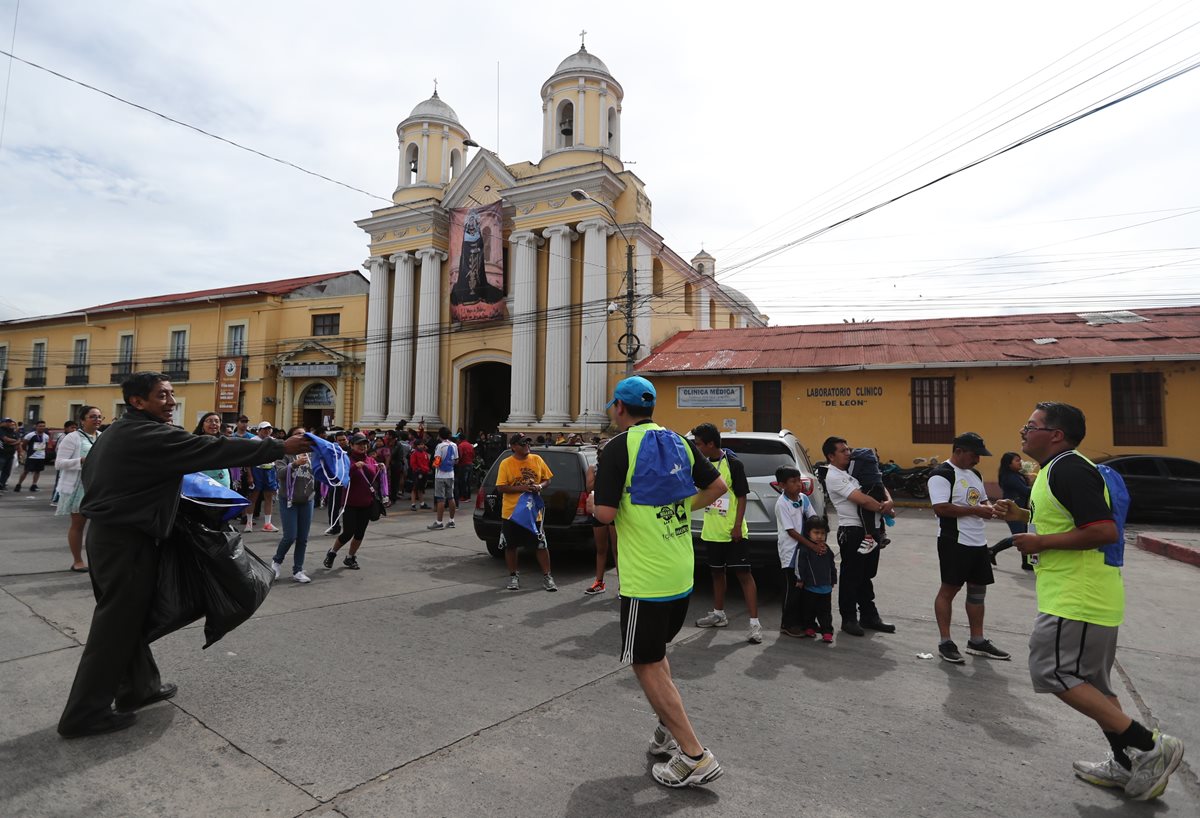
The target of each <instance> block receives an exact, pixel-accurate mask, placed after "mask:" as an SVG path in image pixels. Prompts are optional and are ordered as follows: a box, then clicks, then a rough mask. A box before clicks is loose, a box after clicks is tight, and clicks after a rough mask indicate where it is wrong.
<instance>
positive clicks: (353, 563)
mask: <svg viewBox="0 0 1200 818" xmlns="http://www.w3.org/2000/svg"><path fill="white" fill-rule="evenodd" d="M342 565H344V566H346V567H347V568H349V569H350V570H351V571H357V570H358V569H359V564H358V557H355V556H349V557H346V559H344V560H342Z"/></svg>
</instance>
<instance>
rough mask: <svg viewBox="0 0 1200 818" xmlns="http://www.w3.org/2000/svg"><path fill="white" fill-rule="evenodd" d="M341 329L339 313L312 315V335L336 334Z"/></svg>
mask: <svg viewBox="0 0 1200 818" xmlns="http://www.w3.org/2000/svg"><path fill="white" fill-rule="evenodd" d="M341 329H342V316H341V315H340V314H339V313H330V314H328V315H314V316H313V317H312V334H313V335H337V334H338V333H339V332H341Z"/></svg>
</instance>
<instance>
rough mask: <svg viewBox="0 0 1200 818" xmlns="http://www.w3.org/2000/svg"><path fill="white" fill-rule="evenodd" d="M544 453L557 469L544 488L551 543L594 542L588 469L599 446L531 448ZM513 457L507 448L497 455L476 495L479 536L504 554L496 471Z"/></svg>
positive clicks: (498, 553) (497, 554)
mask: <svg viewBox="0 0 1200 818" xmlns="http://www.w3.org/2000/svg"><path fill="white" fill-rule="evenodd" d="M530 451H531V452H533V453H534V454H536V455H538V456H540V457H541V458H542V460H545V461H546V465H547V466H549V467H550V471H552V472H553V473H554V477H552V478H551V479H550V484H549V485H548V486H546V489H545V491H543V492H542V499H543V500H545V501H546V513H545V516H544V517H543V527H544V530H545V532H546V539H547V540H548V541H549V543H550V545H551V546H560V545H567V546H576V545H578V546H584V545H586V546H589V547H590V546H591V545H592V544H593V542H594V540H593V539H592V523H591V518H590V517H589V516H588V513H587V490H586V489H585V486H586V485H587V470H588V468H589V467H590V466H594V465H595V464H596V447H595V446H534V447H533V448H532V449H531V450H530ZM510 457H512V451H511V450H509V451H506V452H504V453H502V454H501V455H500V456H499V457H497V458H496V461H495V462H494V463H492V465H491V468H489V469H488V470H487V474H486V475H485V476H484V478H483V485H482V486H481V487H480V489H479V493H478V494H477V495H476V497H475V513H474V515H473V521H474V523H475V536H477V537H479V539H481V540H483V541H484V543H485V544H486V545H487V550H488V553H489V554H491V555H492V556H493V557H500V556H502V555H503V553H504V552H503V551H501V550H500V524H501V521H502V518H501V516H500V509H501V497H502V496H503V495H501V494H500V493H499V492H497V491H496V475H497V473H499V471H500V464H501V463H503V462H504V461H505V460H507V459H508V458H510Z"/></svg>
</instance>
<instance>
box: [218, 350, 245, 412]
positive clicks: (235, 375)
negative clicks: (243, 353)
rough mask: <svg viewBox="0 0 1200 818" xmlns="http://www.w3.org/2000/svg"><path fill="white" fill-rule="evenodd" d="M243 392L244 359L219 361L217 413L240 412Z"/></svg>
mask: <svg viewBox="0 0 1200 818" xmlns="http://www.w3.org/2000/svg"><path fill="white" fill-rule="evenodd" d="M241 392H242V359H241V358H221V359H220V360H218V361H217V411H218V412H240V411H241V406H239V405H238V404H239V403H240V401H239V398H240V397H241Z"/></svg>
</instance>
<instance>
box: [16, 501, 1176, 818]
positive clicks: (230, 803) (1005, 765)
mask: <svg viewBox="0 0 1200 818" xmlns="http://www.w3.org/2000/svg"><path fill="white" fill-rule="evenodd" d="M46 498H47V495H46V493H45V492H43V493H42V494H40V495H37V496H36V499H34V498H32V497H31V496H30V495H28V494H24V493H23V494H20V495H13V494H5V495H0V519H2V520H3V523H4V525H3V527H2V528H0V588H2V590H3V593H0V689H2V690H3V691H4V696H3V699H2V700H0V701H2V704H0V814H2V815H4V816H74V815H79V816H83V815H87V816H133V815H145V816H162V815H222V816H260V815H262V816H268V815H270V816H294V815H300V814H305V813H308V814H312V815H344V816H348V817H349V818H358V816H374V815H378V816H392V815H417V816H441V815H444V816H473V815H489V816H493V815H496V816H509V815H511V816H542V815H546V816H623V817H627V816H629V815H630V814H631V813H632V811H633V810H638V811H639V812H640V813H641V814H645V815H668V814H670V815H701V814H704V815H720V816H763V815H796V814H801V813H804V814H815V815H823V816H895V815H921V816H926V815H928V816H943V815H944V816H956V817H957V816H962V815H995V816H1012V815H1021V814H1025V815H1036V816H1071V818H1103V817H1104V816H1123V815H1156V816H1164V817H1165V816H1196V815H1200V785H1198V784H1197V779H1196V775H1195V773H1194V772H1193V768H1192V767H1190V766H1188V762H1187V760H1185V765H1184V767H1181V769H1180V771H1179V773H1178V774H1177V775H1176V776H1175V777H1174V778H1173V779H1172V782H1171V786H1170V788H1169V789H1168V790H1167V792H1166V794H1165V795H1164V796H1163V798H1162V799H1161V800H1160V801H1157V802H1151V803H1148V804H1130V803H1128V802H1126V800H1125V799H1124V797H1123V796H1122V795H1121V794H1118V793H1114V792H1111V791H1105V790H1100V789H1097V788H1094V787H1092V786H1090V785H1088V784H1085V783H1083V782H1081V781H1079V780H1077V779H1075V778H1074V777H1073V775H1072V774H1071V766H1070V765H1071V761H1072V760H1074V759H1076V758H1092V759H1095V760H1098V759H1099V758H1101V757H1102V756H1103V755H1104V753H1105V751H1106V749H1107V748H1106V745H1105V742H1104V740H1103V737H1102V735H1101V733H1100V731H1099V730H1098V729H1097V728H1095V727H1094V726H1093V725H1092V724H1091V723H1090V722H1088V721H1087V720H1086V719H1084V718H1083V717H1082V716H1078V715H1076V714H1074V713H1073V712H1071V711H1069V710H1068V709H1067V708H1066V707H1065V706H1063V705H1062V704H1060V703H1059V702H1058V701H1057V700H1056V699H1054V698H1053V697H1051V696H1041V695H1035V694H1033V693H1032V692H1031V690H1030V686H1029V679H1028V671H1027V666H1026V661H1025V642H1026V640H1027V638H1028V633H1029V626H1030V624H1031V622H1032V619H1033V616H1034V592H1033V578H1032V576H1030V575H1029V574H1027V573H1025V572H1022V571H1020V570H1019V568H1018V566H1017V560H1016V558H1015V556H1014V554H1013V553H1012V552H1008V553H1006V554H1004V555H1002V559H1001V565H1000V567H999V572H998V575H997V583H996V585H995V586H993V588H992V590H991V592H990V593H989V596H988V622H989V626H990V627H989V634H990V636H991V637H992V638H993V640H994V641H995V642H996V643H997V644H999V645H1000V646H1002V647H1004V648H1006V649H1008V650H1010V651H1011V652H1012V653H1013V656H1014V658H1013V661H1011V662H993V661H989V660H985V659H981V658H977V657H967V663H966V664H965V665H963V666H952V665H949V664H946V663H944V662H942V661H940V660H937V659H933V660H928V659H922V658H919V657H918V654H919V653H933V652H935V651H936V642H937V638H936V637H937V632H936V628H935V626H934V624H933V622H932V601H933V595H934V592H935V591H936V588H937V567H936V556H935V552H934V547H933V532H934V528H935V526H934V522H933V518H932V515H931V514H930V512H928V511H921V510H914V509H905V510H903V511H902V513H901V517H900V520H899V523H898V525H897V526H896V528H894V529H893V532H895V533H894V537H895V539H894V542H893V545H892V546H891V547H890V548H888V550H887V551H886V552H885V553H884V555H883V564H882V569H881V581H880V582H879V583H878V586H877V587H878V592H879V597H880V607H881V609H882V610H883V611H884V614H885V618H889V619H890V620H892V621H894V622H896V624H897V626H898V628H899V632H898V633H896V634H895V635H890V636H888V635H878V634H875V635H870V636H867V637H865V638H854V637H850V636H844V635H842V634H840V633H839V634H838V639H837V643H836V644H835V645H834V646H832V647H829V646H824V645H820V644H816V643H813V642H811V641H808V640H796V639H790V638H787V637H782V636H779V635H778V633H777V631H776V628H777V626H778V598H777V594H776V593H775V591H774V589H772V590H771V592H770V593H767V594H765V597H766V598H765V601H764V605H763V620H764V625H765V626H766V630H767V638H766V641H765V643H764V644H762V645H751V644H748V643H747V642H745V641H744V639H745V623H746V620H745V611H744V607H743V606H742V605H741V600H740V593H739V592H738V591H737V590H736V583H731V586H732V588H731V596H732V597H733V599H734V601H735V604H731V605H729V606H728V607H729V609H730V614H731V618H732V619H733V624H732V625H731V627H729V628H728V629H725V630H720V631H711V630H710V631H702V630H698V629H696V628H694V627H691V625H690V623H689V625H688V626H687V627H685V629H684V631H683V632H682V633H681V635H680V638H679V639H678V640H677V642H676V643H675V645H674V647H673V648H672V650H671V652H670V654H669V655H670V660H671V664H672V667H673V669H674V673H675V676H676V679H677V681H678V683H679V686H680V688H681V690H682V693H683V696H684V700H685V702H686V704H687V706H688V710H689V712H690V714H691V717H692V720H693V722H694V723H695V725H696V728H697V731H698V732H699V734H700V736H701V738H702V740H703V741H704V742H705V743H706V744H707V745H708V746H709V747H711V748H712V749H713V750H714V752H715V753H716V755H717V757H718V758H719V759H720V761H721V762H722V764H723V765H724V766H725V768H726V774H725V776H724V777H723V778H722V779H721V780H719V781H718V782H716V783H715V784H714V785H713V786H711V787H709V788H707V789H697V790H688V791H671V790H666V789H664V788H662V787H660V786H658V785H657V784H655V783H654V782H653V781H652V780H651V779H650V777H649V775H648V769H649V763H650V759H649V758H648V757H647V756H646V755H645V747H646V743H647V741H648V739H649V737H650V733H651V731H652V729H653V725H654V718H653V715H652V714H651V712H650V710H649V708H648V706H647V705H646V703H645V700H644V699H643V698H642V696H641V694H640V692H639V690H638V688H637V686H636V684H635V682H634V679H633V675H632V673H631V672H630V671H629V670H628V669H627V668H624V667H622V666H620V665H619V664H618V663H617V659H616V654H617V651H618V646H619V645H618V642H619V634H618V626H617V603H616V598H615V595H614V594H613V593H612V592H611V590H610V593H609V594H608V595H606V596H602V597H599V598H588V597H584V595H583V594H582V590H583V588H584V587H586V585H587V584H588V581H589V577H590V570H591V569H590V564H591V555H590V554H588V553H583V552H576V553H573V554H563V553H555V554H554V560H555V576H556V578H557V580H558V583H559V587H560V588H561V591H560V592H559V593H557V594H549V593H545V592H543V591H542V590H540V588H539V587H538V586H539V583H538V577H537V571H536V568H535V566H534V564H533V561H532V559H529V560H528V562H527V563H525V566H526V568H527V570H528V573H527V574H526V582H525V585H526V588H527V589H528V590H523V591H522V592H520V593H516V594H514V593H508V592H506V591H504V590H502V587H503V584H504V580H505V571H504V569H503V565H502V563H501V562H500V561H498V560H495V559H493V558H491V557H490V556H488V554H487V553H486V551H485V550H484V548H483V545H482V543H480V542H478V541H477V540H476V539H475V537H474V535H473V532H472V530H471V526H470V522H469V515H467V514H464V515H463V516H462V522H461V524H460V528H458V529H457V530H455V531H439V532H429V531H426V530H425V525H426V524H427V523H428V522H429V521H430V519H431V515H430V513H429V512H423V513H419V514H412V513H410V512H408V511H407V510H405V511H401V512H394V513H393V515H392V516H391V517H389V518H387V519H386V520H385V521H382V522H381V523H379V524H375V525H373V526H372V528H371V530H370V532H369V533H368V541H367V543H366V545H365V546H364V547H363V549H362V551H361V552H360V561H361V563H362V566H363V570H361V571H357V572H355V571H347V570H344V569H342V568H341V567H340V565H339V567H338V568H336V569H335V570H333V571H326V570H324V569H322V568H321V567H320V561H321V555H322V554H323V552H324V549H325V546H326V538H323V537H318V538H317V540H316V541H315V542H314V543H313V544H312V545H311V547H310V552H309V558H308V560H307V570H308V572H309V573H310V575H311V576H312V577H313V582H312V583H311V584H310V585H307V586H299V585H295V584H293V583H291V582H290V581H286V580H285V581H282V582H280V583H277V584H276V586H275V588H274V590H273V591H272V593H271V595H270V597H269V598H268V600H267V602H266V604H265V605H264V607H263V608H262V609H261V610H260V611H259V613H258V614H257V615H256V616H255V617H254V618H253V619H252V620H251V621H249V622H248V623H246V624H245V625H243V626H242V627H241V628H240V629H239V630H237V631H235V632H234V633H232V634H230V635H229V636H228V637H226V638H225V639H224V640H222V641H221V642H218V643H217V644H216V645H214V646H213V647H212V648H210V649H208V650H207V651H202V650H201V645H202V644H203V634H202V631H201V629H200V628H198V627H197V626H193V627H191V628H189V629H186V630H184V631H181V632H179V633H176V634H173V635H171V636H169V637H167V638H165V639H163V640H162V641H160V642H159V643H157V644H156V646H155V652H156V656H157V658H158V661H159V665H160V667H161V668H162V670H163V676H164V679H166V680H169V681H174V682H176V683H178V684H179V687H180V692H179V695H178V696H177V697H176V698H175V699H173V700H172V701H171V702H169V703H165V704H159V705H155V706H153V707H151V708H149V709H147V710H145V711H143V712H142V713H141V716H140V719H139V723H138V724H137V725H136V726H135V727H133V728H132V729H130V730H127V731H124V732H121V733H117V734H114V735H111V736H106V737H98V738H92V739H82V740H76V741H70V742H67V741H63V740H61V739H60V738H59V737H58V736H57V735H56V733H55V731H54V726H55V723H56V721H57V718H58V715H59V712H60V710H61V707H62V705H63V702H64V700H65V697H66V694H67V690H68V688H69V686H70V682H71V678H72V675H73V673H74V670H75V666H76V663H77V662H78V659H79V654H80V644H81V642H82V641H83V640H84V638H85V636H86V632H87V628H88V622H89V618H90V613H91V609H92V597H91V589H90V586H89V583H88V579H87V577H86V576H82V575H75V574H71V573H68V572H66V570H65V569H66V568H67V566H68V565H69V555H68V552H67V548H66V541H65V531H66V521H65V520H64V519H59V518H54V517H52V516H50V509H49V506H48V504H47V502H46ZM318 518H319V519H323V512H318ZM989 526H990V527H989V534H990V536H991V537H992V538H993V539H998V538H999V537H1001V536H1003V535H1004V532H1006V529H1005V528H1004V527H1003V526H1002V525H1000V524H989ZM314 528H316V525H315V524H314ZM1137 530H1138V529H1137V528H1134V529H1132V531H1133V532H1136V531H1137ZM1155 530H1162V527H1158V528H1156V529H1155ZM276 536H277V535H276ZM275 542H276V540H275V539H274V537H272V536H271V535H267V534H262V533H255V534H253V535H250V537H249V543H250V546H251V547H252V548H253V549H254V550H255V551H256V552H257V553H258V554H259V555H261V556H263V557H265V558H269V556H270V553H271V552H272V550H273V548H274V544H275ZM1126 558H1127V569H1126V585H1127V590H1128V603H1129V613H1128V616H1127V621H1126V625H1125V626H1124V627H1123V628H1122V631H1121V649H1120V651H1119V654H1118V663H1119V668H1118V674H1117V678H1116V679H1115V680H1114V681H1116V682H1117V687H1118V689H1119V690H1120V693H1121V698H1122V701H1123V703H1124V705H1125V707H1126V709H1127V710H1128V711H1129V712H1131V713H1135V714H1137V717H1138V718H1140V719H1142V720H1144V721H1146V722H1147V723H1148V724H1150V725H1155V724H1160V725H1162V726H1163V727H1164V728H1166V729H1167V730H1169V731H1170V732H1172V733H1174V734H1176V735H1179V736H1181V737H1182V738H1184V740H1185V741H1187V742H1188V744H1189V759H1190V760H1191V763H1192V764H1193V765H1194V764H1196V763H1197V761H1198V760H1200V686H1198V685H1197V684H1196V679H1197V678H1198V677H1200V628H1198V627H1197V619H1198V614H1197V605H1196V596H1195V587H1196V583H1197V581H1198V580H1200V568H1196V567H1194V566H1190V565H1185V564H1182V563H1178V562H1174V561H1171V560H1168V559H1166V558H1164V557H1160V556H1157V555H1154V554H1148V553H1146V552H1143V551H1140V550H1138V549H1136V548H1132V547H1130V548H1129V549H1127V551H1126ZM610 577H611V574H610ZM705 585H706V583H702V584H701V586H700V587H701V590H700V591H699V593H698V594H697V595H696V597H695V598H694V599H693V602H692V610H691V617H690V618H691V619H694V618H695V617H696V616H699V615H700V614H702V613H703V612H704V611H706V610H707V609H708V607H710V606H711V593H710V591H709V590H708V589H707V588H706V587H705ZM955 617H956V625H955V627H956V638H958V640H959V643H960V644H962V643H963V642H965V640H966V631H965V617H964V615H963V613H962V609H961V603H960V604H959V607H958V608H957V609H956V611H955Z"/></svg>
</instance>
